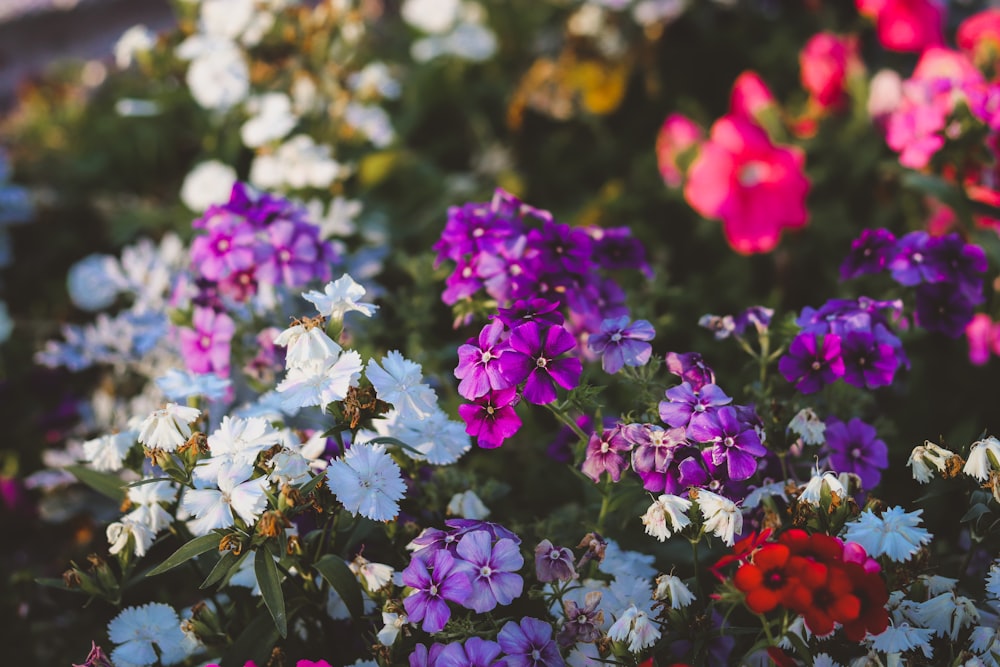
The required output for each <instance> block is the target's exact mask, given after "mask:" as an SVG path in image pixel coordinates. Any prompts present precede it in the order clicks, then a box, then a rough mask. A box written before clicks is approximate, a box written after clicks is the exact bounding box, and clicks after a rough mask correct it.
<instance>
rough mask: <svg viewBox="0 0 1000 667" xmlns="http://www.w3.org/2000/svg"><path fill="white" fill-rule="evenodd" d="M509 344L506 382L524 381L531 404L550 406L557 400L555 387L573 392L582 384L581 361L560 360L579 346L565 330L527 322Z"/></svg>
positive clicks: (506, 357) (516, 331)
mask: <svg viewBox="0 0 1000 667" xmlns="http://www.w3.org/2000/svg"><path fill="white" fill-rule="evenodd" d="M501 325H502V323H501ZM543 334H544V337H543ZM508 343H509V345H510V348H511V351H510V352H508V353H507V354H506V355H505V357H504V359H503V362H502V363H503V375H504V378H505V379H506V381H507V382H508V383H510V384H518V383H520V382H521V381H525V383H524V398H525V400H526V401H528V402H529V403H534V404H535V405H545V404H546V403H551V402H552V401H554V400H556V388H555V385H556V384H558V385H559V386H560V387H562V388H563V389H573V388H574V387H576V385H577V383H578V382H579V381H580V374H581V373H582V372H583V364H581V363H580V360H579V359H577V358H576V357H564V358H559V356H560V355H561V354H563V353H565V352H568V351H570V350H572V349H573V348H574V347H575V346H576V340H575V339H574V338H573V336H572V334H570V333H569V332H568V331H566V329H564V328H563V327H561V326H550V327H548V328H547V329H544V330H543V329H542V328H540V327H539V325H538V324H537V323H535V322H527V323H526V324H523V325H521V326H519V327H518V328H517V329H515V330H514V331H513V332H512V333H511V335H510V339H509V341H508Z"/></svg>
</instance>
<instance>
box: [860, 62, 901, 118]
mask: <svg viewBox="0 0 1000 667" xmlns="http://www.w3.org/2000/svg"><path fill="white" fill-rule="evenodd" d="M902 100H903V80H902V78H900V76H899V73H898V72H896V71H895V70H893V69H888V68H887V69H880V70H879V71H878V72H876V73H875V75H874V76H873V77H872V80H871V83H870V84H869V88H868V115H869V116H871V117H872V118H881V117H883V116H887V115H888V114H891V113H892V112H893V111H895V110H896V108H897V107H899V104H900V102H902Z"/></svg>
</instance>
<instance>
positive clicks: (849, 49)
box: [799, 32, 860, 110]
mask: <svg viewBox="0 0 1000 667" xmlns="http://www.w3.org/2000/svg"><path fill="white" fill-rule="evenodd" d="M859 67H860V60H859V59H858V45H857V40H856V39H855V38H854V37H842V36H840V35H835V34H833V33H829V32H821V33H818V34H816V35H813V36H812V38H810V39H809V41H808V42H806V45H805V46H804V47H803V48H802V51H801V52H800V53H799V69H800V75H801V78H802V86H803V87H804V88H805V89H806V90H807V91H808V92H809V96H810V98H811V99H812V100H813V101H814V102H815V103H816V105H817V106H818V107H819V108H820V109H822V110H828V109H832V108H836V107H841V106H843V104H844V102H845V101H846V99H847V90H846V87H847V77H848V76H849V74H851V73H852V71H856V70H858V69H859Z"/></svg>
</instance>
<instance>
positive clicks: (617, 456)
mask: <svg viewBox="0 0 1000 667" xmlns="http://www.w3.org/2000/svg"><path fill="white" fill-rule="evenodd" d="M630 449H632V443H630V442H629V441H628V440H627V439H626V438H625V436H624V434H623V433H622V428H621V427H616V428H612V429H607V430H605V431H604V432H603V433H602V434H601V435H600V436H598V435H597V433H596V432H595V433H593V434H592V435H591V436H590V441H589V442H588V443H587V453H586V458H585V459H584V461H583V467H582V468H581V470H582V471H583V474H584V475H586V476H587V477H589V478H590V479H592V480H594V481H595V482H599V481H601V475H602V474H603V473H608V475H610V476H611V481H613V482H617V481H618V480H620V479H621V477H622V472H623V471H624V470H625V468H627V467H628V462H627V461H626V460H625V457H623V456H622V455H621V452H627V451H629V450H630Z"/></svg>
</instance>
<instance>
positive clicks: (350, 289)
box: [302, 273, 378, 322]
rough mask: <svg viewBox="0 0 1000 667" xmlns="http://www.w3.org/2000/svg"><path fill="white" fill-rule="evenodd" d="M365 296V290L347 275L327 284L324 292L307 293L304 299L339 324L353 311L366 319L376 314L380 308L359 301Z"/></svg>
mask: <svg viewBox="0 0 1000 667" xmlns="http://www.w3.org/2000/svg"><path fill="white" fill-rule="evenodd" d="M364 295H365V288H364V287H362V286H361V285H359V284H358V283H356V282H354V278H351V276H349V275H347V274H346V273H345V274H344V275H342V276H341V277H340V278H337V280H334V281H332V282H329V283H327V284H326V286H325V287H324V288H323V291H322V292H317V291H316V290H313V291H311V292H306V293H305V294H303V295H302V298H303V299H305V300H306V301H308V302H309V303H311V304H313V305H314V306H315V307H316V310H317V311H318V312H319V314H320V315H323V316H325V317H328V318H330V319H331V320H334V321H338V322H339V321H341V320H343V319H344V315H345V314H347V313H349V312H351V311H357V312H359V313H361V314H362V315H364V316H365V317H371V316H372V315H374V314H375V309H377V308H378V306H376V305H374V304H371V303H362V302H361V301H359V299H361V298H362V297H363V296H364Z"/></svg>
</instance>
